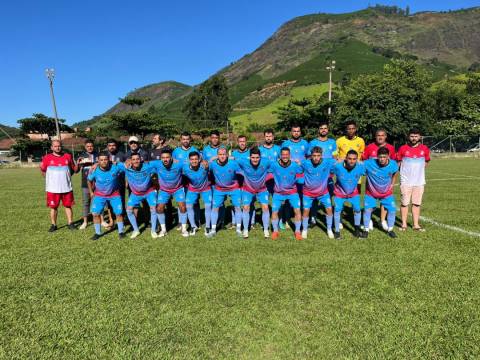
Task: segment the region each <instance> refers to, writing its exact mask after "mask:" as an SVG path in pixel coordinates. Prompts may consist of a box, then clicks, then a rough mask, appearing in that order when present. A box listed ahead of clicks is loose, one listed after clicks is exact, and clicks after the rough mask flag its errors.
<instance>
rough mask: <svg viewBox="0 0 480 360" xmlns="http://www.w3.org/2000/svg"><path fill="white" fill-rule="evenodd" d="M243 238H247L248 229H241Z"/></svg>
mask: <svg viewBox="0 0 480 360" xmlns="http://www.w3.org/2000/svg"><path fill="white" fill-rule="evenodd" d="M243 238H244V239H248V230H243Z"/></svg>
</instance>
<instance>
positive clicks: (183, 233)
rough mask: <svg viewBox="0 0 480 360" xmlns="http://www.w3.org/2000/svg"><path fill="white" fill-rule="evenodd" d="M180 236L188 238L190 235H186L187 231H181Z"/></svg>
mask: <svg viewBox="0 0 480 360" xmlns="http://www.w3.org/2000/svg"><path fill="white" fill-rule="evenodd" d="M182 236H183V237H189V236H190V234H189V233H188V231H187V230H182Z"/></svg>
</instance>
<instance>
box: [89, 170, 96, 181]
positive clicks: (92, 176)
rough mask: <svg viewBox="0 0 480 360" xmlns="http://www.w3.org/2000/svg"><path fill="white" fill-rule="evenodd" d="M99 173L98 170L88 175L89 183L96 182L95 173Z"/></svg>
mask: <svg viewBox="0 0 480 360" xmlns="http://www.w3.org/2000/svg"><path fill="white" fill-rule="evenodd" d="M96 172H97V169H95V170H93V171H92V172H90V173H88V176H87V180H88V181H94V180H95V173H96Z"/></svg>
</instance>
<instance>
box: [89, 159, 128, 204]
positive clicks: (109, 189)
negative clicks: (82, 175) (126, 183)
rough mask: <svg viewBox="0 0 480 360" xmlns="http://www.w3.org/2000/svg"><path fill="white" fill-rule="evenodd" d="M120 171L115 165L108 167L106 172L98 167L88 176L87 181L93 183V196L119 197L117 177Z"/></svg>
mask: <svg viewBox="0 0 480 360" xmlns="http://www.w3.org/2000/svg"><path fill="white" fill-rule="evenodd" d="M121 173H122V171H121V170H120V168H119V167H118V165H116V164H112V165H110V167H109V168H108V169H107V170H102V168H100V166H98V167H97V168H95V170H93V171H92V172H91V173H89V174H88V177H87V179H88V181H95V195H96V196H101V197H113V196H118V195H120V192H119V184H120V182H119V177H120V175H121Z"/></svg>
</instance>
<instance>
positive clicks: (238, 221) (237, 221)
mask: <svg viewBox="0 0 480 360" xmlns="http://www.w3.org/2000/svg"><path fill="white" fill-rule="evenodd" d="M241 223H242V210H241V209H240V208H239V207H235V224H236V225H240V224H241ZM247 225H248V222H247ZM247 229H248V227H247Z"/></svg>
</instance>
